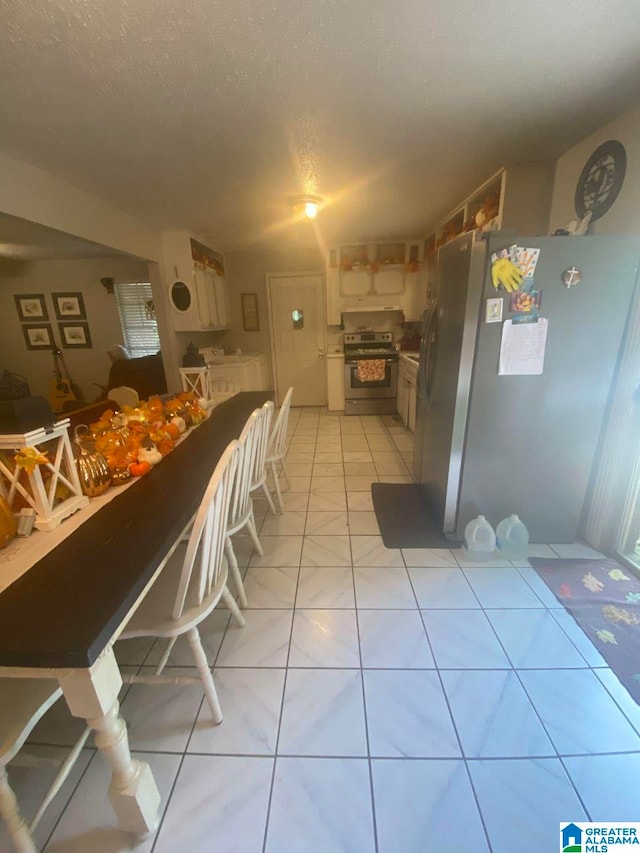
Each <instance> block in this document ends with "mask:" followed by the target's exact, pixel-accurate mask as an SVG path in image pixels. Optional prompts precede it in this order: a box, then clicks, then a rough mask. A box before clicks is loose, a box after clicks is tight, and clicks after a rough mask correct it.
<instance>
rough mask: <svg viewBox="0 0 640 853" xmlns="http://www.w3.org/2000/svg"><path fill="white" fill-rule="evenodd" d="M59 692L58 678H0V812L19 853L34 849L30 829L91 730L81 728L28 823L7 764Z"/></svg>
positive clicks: (65, 775) (31, 830)
mask: <svg viewBox="0 0 640 853" xmlns="http://www.w3.org/2000/svg"><path fill="white" fill-rule="evenodd" d="M61 696H62V691H61V690H60V688H59V687H58V683H57V681H53V680H52V679H29V678H2V679H0V816H1V817H2V818H3V819H4V821H5V822H6V824H7V828H8V831H9V837H10V838H11V840H12V842H13V844H14V846H15V848H16V850H18V851H19V853H36V849H37V848H36V846H35V844H34V841H33V836H32V832H33V831H34V830H35V828H36V826H37V825H38V823H39V821H40V818H41V817H42V815H43V814H44V811H45V809H46V808H47V806H48V805H49V803H50V802H51V801H52V800H53V798H54V797H55V795H56V794H57V793H58V791H59V790H60V788H61V787H62V785H63V783H64V780H65V779H66V778H67V776H68V775H69V771H70V770H71V768H72V767H73V765H74V764H75V762H76V759H77V758H78V756H79V755H80V750H81V749H82V747H83V746H84V744H85V741H86V740H87V737H88V736H89V733H90V731H91V730H90V729H88V728H87V729H85V730H84V732H83V733H82V736H81V737H80V739H79V740H78V742H77V743H76V745H75V746H74V747H73V749H72V750H71V752H70V753H69V754H68V756H67V757H66V759H65V760H64V761H63V763H62V764H61V765H60V769H59V770H58V773H57V774H56V778H55V779H54V780H53V782H52V784H51V787H50V788H49V790H48V791H47V794H46V796H45V798H44V800H43V801H42V804H41V805H40V808H39V809H38V811H37V812H36V815H35V817H34V818H33V820H32V821H31V823H30V824H29V825H27V824H26V822H25V820H24V818H23V817H22V815H21V814H20V809H19V807H18V801H17V800H16V796H15V794H14V792H13V791H12V790H11V787H10V786H9V779H8V777H7V769H6V768H7V764H8V763H9V762H10V761H12V760H13V759H14V758H15V756H16V755H17V753H18V752H19V750H20V749H21V748H22V745H23V744H24V742H25V740H26V739H27V738H28V737H29V735H30V734H31V731H32V730H33V728H34V726H35V725H36V723H37V722H38V720H40V718H41V717H42V716H43V715H44V714H45V713H46V711H48V710H49V708H50V707H51V706H52V705H53V704H54V703H55V702H57V701H58V699H59V698H60V697H61Z"/></svg>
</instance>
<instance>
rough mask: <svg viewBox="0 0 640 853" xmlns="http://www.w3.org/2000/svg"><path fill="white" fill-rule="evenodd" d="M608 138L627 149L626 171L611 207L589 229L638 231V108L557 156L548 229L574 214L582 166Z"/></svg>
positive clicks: (639, 158) (639, 220)
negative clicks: (618, 193) (575, 197)
mask: <svg viewBox="0 0 640 853" xmlns="http://www.w3.org/2000/svg"><path fill="white" fill-rule="evenodd" d="M609 139H617V140H618V141H619V142H621V143H622V144H623V145H624V147H625V149H626V151H627V174H626V177H625V180H624V184H623V186H622V190H621V191H620V195H619V196H618V198H617V199H616V201H615V202H614V204H613V207H612V208H611V209H610V210H609V211H608V212H607V213H605V215H604V216H603V217H602V218H601V219H598V220H597V221H596V222H594V224H593V226H592V229H591V230H592V231H593V233H595V234H637V233H639V232H640V108H639V109H636V110H632V111H631V112H628V113H625V114H624V115H623V116H620V117H619V118H617V119H615V121H612V122H609V124H605V125H604V126H603V127H601V128H600V129H599V130H597V131H596V132H595V133H592V134H591V136H588V137H587V138H586V139H583V140H582V142H579V143H578V144H577V145H574V147H573V148H570V149H569V150H568V151H567V152H565V153H564V154H563V155H562V157H560V158H559V159H558V162H557V164H556V176H555V184H554V188H553V198H552V201H551V216H550V232H553V231H555V229H556V228H562V227H563V225H565V224H566V223H567V222H569V220H571V219H573V218H574V217H575V215H576V211H575V207H574V194H575V191H576V184H577V183H578V178H579V176H580V172H581V171H582V167H583V166H584V164H585V163H586V162H587V160H588V159H589V157H590V156H591V154H593V152H594V151H595V149H596V148H597V147H598V145H600V144H601V143H603V142H606V141H607V140H609Z"/></svg>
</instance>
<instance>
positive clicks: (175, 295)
mask: <svg viewBox="0 0 640 853" xmlns="http://www.w3.org/2000/svg"><path fill="white" fill-rule="evenodd" d="M171 301H172V302H173V304H174V306H175V307H176V308H177V309H178V311H187V310H188V309H189V306H190V305H191V293H189V288H188V287H187V285H186V284H185V283H184V282H183V281H175V282H174V283H173V285H172V286H171Z"/></svg>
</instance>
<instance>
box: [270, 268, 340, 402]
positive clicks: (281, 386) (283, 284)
mask: <svg viewBox="0 0 640 853" xmlns="http://www.w3.org/2000/svg"><path fill="white" fill-rule="evenodd" d="M268 286H269V299H270V305H271V336H272V351H273V357H274V372H275V380H276V391H277V395H278V401H279V402H281V401H282V400H283V398H284V395H285V394H286V393H287V388H289V386H290V385H293V387H294V389H295V391H294V395H293V400H294V403H295V405H296V406H324V405H325V404H326V402H327V393H326V375H325V373H326V371H325V361H324V336H325V317H324V293H323V288H322V275H321V274H319V273H309V274H305V275H287V274H282V275H270V276H269V277H268Z"/></svg>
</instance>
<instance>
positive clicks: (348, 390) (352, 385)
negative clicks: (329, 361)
mask: <svg viewBox="0 0 640 853" xmlns="http://www.w3.org/2000/svg"><path fill="white" fill-rule="evenodd" d="M397 390H398V353H397V351H396V349H395V348H394V346H393V335H392V334H391V332H355V333H350V334H347V335H345V336H344V397H345V401H344V413H345V415H391V414H394V413H395V411H396V394H397Z"/></svg>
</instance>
